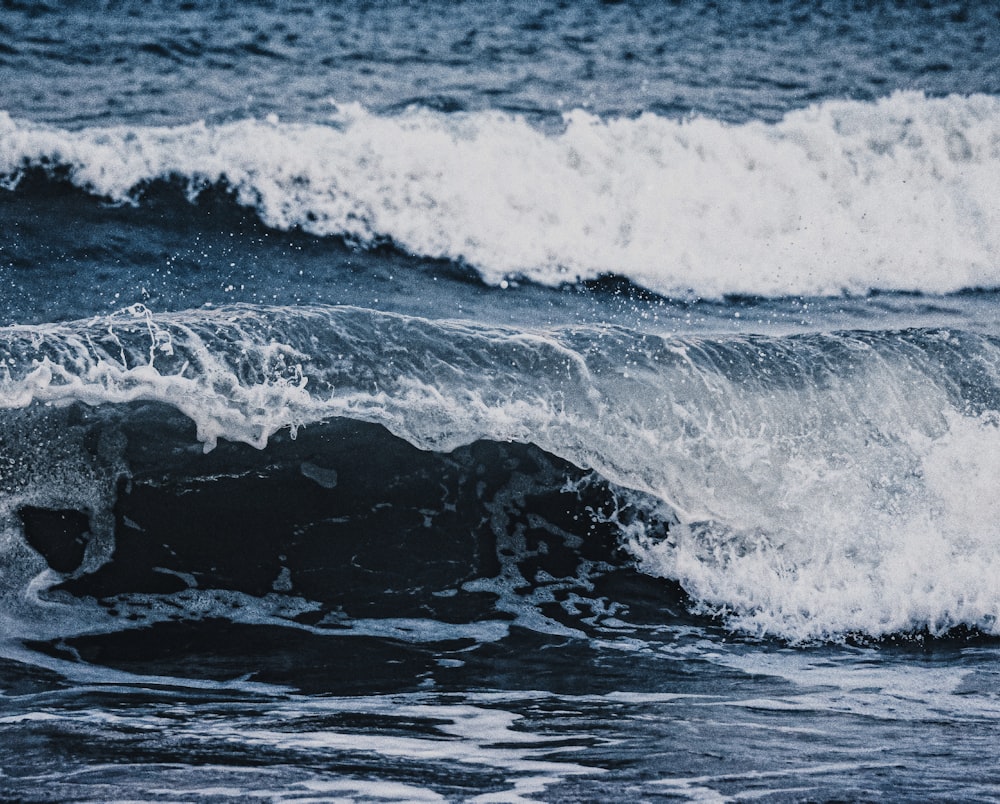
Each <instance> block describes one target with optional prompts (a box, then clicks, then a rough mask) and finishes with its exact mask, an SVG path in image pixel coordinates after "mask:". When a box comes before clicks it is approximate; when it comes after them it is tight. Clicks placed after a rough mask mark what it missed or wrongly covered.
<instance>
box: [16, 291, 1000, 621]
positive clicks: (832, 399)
mask: <svg viewBox="0 0 1000 804" xmlns="http://www.w3.org/2000/svg"><path fill="white" fill-rule="evenodd" d="M0 358H2V366H3V369H2V372H0V408H2V409H3V412H2V413H0V424H2V429H3V438H4V443H5V445H6V450H5V460H6V461H7V466H6V467H5V470H4V476H5V484H4V490H3V493H2V495H0V497H2V499H0V508H2V511H3V514H4V518H5V521H6V522H7V523H8V524H7V526H8V527H11V523H12V522H14V520H13V517H14V515H15V512H16V510H18V508H19V507H23V506H25V505H30V506H41V507H45V508H49V509H57V510H58V509H76V510H81V509H83V510H88V511H91V512H98V513H95V514H93V515H92V518H93V517H94V516H96V517H97V520H99V521H97V524H96V525H95V527H97V528H98V529H99V530H100V529H101V528H102V527H103V528H104V529H105V530H108V529H112V528H113V526H112V524H111V521H112V519H113V516H112V514H110V513H107V512H108V511H110V508H111V507H113V505H114V499H115V495H116V489H115V484H116V483H117V482H118V479H119V478H120V477H122V476H127V475H128V472H129V466H128V464H129V460H128V459H127V458H126V457H125V452H124V451H123V450H124V447H123V444H124V443H125V442H127V441H128V438H127V437H125V436H123V435H121V434H120V433H119V434H117V435H114V433H117V430H115V428H114V427H112V426H111V425H110V424H109V426H108V433H111V434H110V435H109V434H105V435H102V436H101V437H100V438H98V437H96V436H95V437H88V438H89V439H90V440H89V441H87V439H84V440H83V441H80V444H79V445H78V448H77V447H74V446H73V442H72V439H69V438H63V437H62V436H61V435H60V432H61V430H60V427H61V425H58V423H57V424H54V425H44V420H45V417H46V416H49V417H51V416H54V415H55V414H54V413H53V411H60V410H62V411H66V410H72V409H73V408H74V406H78V405H80V404H84V405H87V406H90V407H91V408H93V409H94V410H96V411H98V413H100V415H101V416H103V417H105V418H106V419H107V420H108V422H111V424H113V422H114V419H115V415H116V413H115V411H121V410H125V409H127V406H129V405H134V404H137V403H146V402H154V403H159V404H164V405H166V406H168V408H170V409H173V410H176V411H179V412H182V413H183V414H184V415H185V416H186V417H188V419H190V420H191V421H192V422H193V423H194V425H195V429H196V432H197V438H198V439H200V440H201V441H202V442H203V443H204V444H205V446H206V447H211V446H212V445H214V444H216V443H222V442H221V441H220V440H225V441H231V442H243V443H245V444H249V445H252V446H255V447H258V448H261V449H264V453H263V455H265V456H266V455H267V454H268V450H270V449H272V447H271V446H269V442H271V441H273V439H274V437H275V434H276V433H279V431H283V430H288V429H289V428H291V434H294V431H295V429H296V428H298V429H300V430H301V428H305V429H304V431H303V432H304V433H305V435H304V436H303V437H308V434H309V433H310V432H311V431H313V430H315V428H317V427H318V426H319V425H320V423H321V422H324V421H333V420H346V421H355V422H366V423H369V424H374V425H380V426H381V427H384V428H385V429H386V430H388V431H389V432H390V433H392V434H393V435H394V437H396V438H399V439H402V440H403V441H404V442H408V444H410V445H412V446H415V447H417V448H419V449H421V450H425V451H430V452H434V453H437V454H448V453H450V452H451V451H454V450H456V449H459V448H465V447H467V446H468V445H470V444H474V443H476V442H482V441H488V442H500V443H504V442H517V443H521V444H530V445H534V446H535V447H538V448H540V449H541V450H543V451H544V452H545V453H547V454H549V455H551V456H554V459H558V460H560V461H565V462H567V463H568V465H570V466H572V467H575V469H574V472H577V473H587V472H594V473H596V477H598V478H600V480H601V483H604V484H610V486H609V487H610V488H615V489H619V490H620V491H618V492H616V494H617V495H618V499H619V500H620V501H621V506H622V507H628V506H631V508H632V509H634V510H641V511H643V512H644V514H643V516H640V517H634V516H632V517H627V518H622V519H616V516H617V513H616V508H615V507H614V506H611V507H605V509H604V510H603V512H596V511H595V512H592V516H593V518H594V519H593V521H594V522H603V523H605V524H607V523H611V525H612V526H613V527H615V528H616V529H617V530H618V532H619V537H620V540H621V544H622V545H623V546H624V547H626V548H627V549H628V550H629V551H630V552H631V554H632V555H633V556H634V558H635V560H636V561H637V562H638V565H639V566H640V567H641V568H643V569H644V570H645V571H646V572H648V573H650V574H653V575H657V576H661V577H664V578H668V579H671V580H672V581H676V582H678V583H679V584H680V585H681V586H682V587H683V589H684V590H685V591H686V592H687V593H688V594H689V595H690V596H691V598H692V600H693V601H696V603H695V607H696V609H697V610H699V611H701V612H702V613H706V614H710V615H712V616H722V617H724V618H725V619H726V621H727V622H728V623H729V624H730V625H731V626H732V627H736V628H740V629H743V630H745V631H749V632H751V633H754V634H758V635H766V634H774V635H778V636H781V637H783V638H787V639H791V640H804V639H836V638H843V637H844V635H846V634H850V633H861V634H867V635H873V636H882V635H886V634H891V633H898V632H907V631H921V630H923V631H929V632H931V633H943V632H946V631H948V630H949V629H952V628H955V627H969V628H975V629H979V630H982V631H984V632H987V633H995V634H1000V624H998V623H997V620H996V617H997V612H998V611H1000V596H998V593H997V590H996V585H995V583H994V582H993V579H994V578H995V576H996V573H997V572H998V571H1000V550H998V549H997V545H998V544H1000V531H998V530H997V523H998V522H1000V508H998V504H997V500H996V495H995V494H993V493H992V489H991V483H992V479H993V478H996V477H997V476H998V473H1000V464H998V462H997V458H996V456H997V455H1000V418H998V411H1000V342H998V341H997V339H996V338H993V337H990V336H985V335H979V334H974V333H968V332H962V331H945V330H940V329H935V330H907V331H890V332H843V333H826V334H803V335H792V336H783V337H764V336H737V335H730V336H719V337H707V336H701V337H686V338H668V337H659V336H651V335H646V334H641V333H637V332H634V331H631V330H627V329H624V328H615V327H608V326H590V327H568V328H553V329H547V330H518V329H514V328H499V327H485V326H480V325H476V324H472V323H470V322H463V321H429V320H425V319H421V318H414V317H407V316H402V315H396V314H389V313H381V312H376V311H372V310H364V309H359V308H343V307H340V308H331V307H321V306H315V307H312V308H298V309H293V308H266V307H250V306H243V307H233V308H224V309H218V310H212V311H205V310H202V311H188V312H183V313H172V314H153V313H152V312H150V311H149V310H147V309H145V308H142V307H133V308H129V309H128V310H124V311H122V312H121V313H119V314H117V315H115V316H111V317H106V318H100V319H94V320H91V321H82V322H71V323H67V324H49V325H41V326H19V327H11V328H7V329H5V330H3V331H2V332H0ZM102 412H103V413H102ZM67 415H68V414H67ZM33 417H34V418H33ZM40 422H42V423H40ZM81 438H82V437H81ZM84 442H86V443H84ZM194 445H195V443H194V442H193V438H192V443H191V444H189V445H188V446H187V447H181V446H178V445H174V446H171V447H170V454H178V450H180V451H181V452H184V453H185V454H187V452H189V448H190V446H194ZM94 456H104V457H101V458H100V459H98V458H95V457H94ZM262 460H263V459H262ZM163 461H166V458H163V459H162V460H161V463H162V462H163ZM309 462H310V467H307V469H306V470H303V472H304V475H303V476H304V477H306V478H307V479H308V478H312V481H313V482H315V483H318V484H319V485H320V486H322V485H323V482H326V484H327V486H330V487H333V486H334V485H336V482H337V481H336V480H334V479H333V478H336V477H338V476H340V477H342V476H343V475H344V473H345V472H350V467H349V466H344V465H337V466H327V465H326V464H324V462H323V460H322V459H315V460H314V459H312V458H310V459H309ZM153 463H154V465H155V464H156V461H155V460H154V461H153ZM164 465H165V464H164ZM303 465H304V464H303ZM315 467H318V468H315ZM330 472H333V473H334V474H330ZM580 477H581V475H580V474H577V479H578V480H579V478H580ZM317 478H319V479H318V480H317ZM564 481H565V478H564V479H563V480H562V481H559V482H564ZM573 482H577V481H573ZM100 511H105V512H106V513H104V514H103V515H102V514H99V512H100ZM101 516H103V517H104V519H103V520H101ZM102 523H103V524H102ZM650 523H652V524H650ZM665 523H672V524H669V525H667V524H665ZM7 543H8V546H10V545H12V544H15V543H17V544H20V541H18V540H17V539H14V537H9V538H8V542H7ZM11 549H13V548H11ZM18 549H21V548H20V547H19V548H18ZM95 549H96V548H95ZM110 549H111V548H110V547H108V546H107V544H105V545H104V546H103V547H101V548H100V550H99V551H98V552H96V553H94V556H93V560H92V562H91V564H90V565H88V566H89V570H88V571H90V570H93V569H95V567H97V566H99V565H100V564H101V562H103V561H106V560H107V558H108V555H109V551H110Z"/></svg>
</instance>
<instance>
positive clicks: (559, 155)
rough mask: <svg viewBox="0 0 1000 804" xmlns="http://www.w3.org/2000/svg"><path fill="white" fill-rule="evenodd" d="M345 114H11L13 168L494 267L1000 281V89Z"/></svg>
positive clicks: (827, 283) (818, 287) (556, 276)
mask: <svg viewBox="0 0 1000 804" xmlns="http://www.w3.org/2000/svg"><path fill="white" fill-rule="evenodd" d="M564 123H565V125H564V127H563V129H562V130H561V131H560V132H558V133H545V132H543V131H541V130H539V129H537V128H535V127H533V126H532V125H530V124H529V123H528V122H527V121H526V120H524V119H522V118H520V117H517V116H514V115H509V114H503V113H500V112H476V113H468V114H454V115H446V114H441V113H437V112H432V111H428V110H422V109H411V110H409V111H408V112H406V113H404V114H401V115H398V116H391V117H385V116H377V115H374V114H371V113H369V112H368V111H366V110H365V109H363V108H362V107H360V106H357V105H350V106H344V107H340V108H338V109H337V110H336V112H335V113H334V114H333V116H332V118H331V120H330V121H329V123H328V124H323V125H305V124H294V125H293V124H283V123H280V122H278V121H277V120H276V119H275V118H273V117H272V118H271V119H270V120H268V121H258V120H245V121H240V122H235V123H229V124H223V125H215V126H209V125H205V124H201V123H199V124H194V125H189V126H182V127H176V128H130V127H119V128H107V129H97V128H90V129H84V130H81V131H65V130H60V129H54V128H48V127H43V126H39V125H35V124H32V123H29V122H23V121H15V120H13V119H11V118H10V117H9V116H7V115H4V114H2V113H0V176H4V175H5V176H7V177H8V184H15V183H16V181H17V177H18V176H19V175H21V172H22V171H23V170H24V168H26V167H29V166H48V167H59V166H62V167H63V168H65V169H67V170H68V171H69V175H70V178H71V180H72V181H73V182H74V183H75V184H77V185H79V186H81V187H84V188H87V189H88V190H89V191H90V192H93V193H97V194H100V195H102V196H106V197H109V198H111V199H114V200H116V201H125V200H128V199H132V198H135V196H136V193H137V191H138V190H139V188H140V187H141V185H142V184H143V183H144V182H148V181H150V180H154V179H158V178H168V177H174V178H179V179H180V180H182V181H183V182H186V184H187V185H188V187H189V189H190V192H191V193H192V194H196V193H197V192H198V191H199V190H200V189H201V188H202V187H204V186H205V185H206V184H213V183H218V182H223V181H224V182H226V183H228V185H230V186H231V187H232V188H233V189H234V191H235V194H236V197H237V199H238V201H239V203H241V204H244V205H247V206H250V207H253V208H255V209H256V210H257V211H258V213H259V214H260V216H261V218H262V219H263V220H264V221H265V222H266V223H267V224H269V225H270V226H273V227H277V228H279V229H288V228H293V227H300V228H302V229H304V230H306V231H308V232H312V233H315V234H319V235H342V236H345V237H348V238H351V239H353V240H357V241H359V242H362V243H369V242H372V241H374V240H377V239H384V238H388V239H391V240H392V241H393V242H395V243H396V244H398V245H399V246H400V247H401V248H404V249H406V250H408V251H410V252H412V253H414V254H418V255H425V256H430V257H441V258H447V259H451V260H458V261H462V262H464V263H467V264H469V265H471V266H473V267H474V268H476V269H477V270H478V271H479V272H480V274H481V275H482V277H483V278H484V280H485V281H487V282H490V283H500V282H502V281H504V280H505V279H507V278H510V277H513V276H520V277H525V278H528V279H530V280H533V281H536V282H540V283H544V284H558V283H562V282H565V281H575V280H577V279H589V278H594V277H597V276H599V275H601V274H605V273H616V274H619V275H623V276H626V277H628V278H630V279H632V280H633V281H634V282H636V283H638V284H640V285H643V286H646V287H648V288H651V289H653V290H656V291H660V292H664V293H668V294H677V293H680V294H685V295H686V294H692V293H693V294H696V295H701V296H706V297H718V296H722V295H725V294H753V295H765V296H781V295H788V294H840V293H842V292H844V291H847V292H857V293H863V292H865V291H868V290H870V289H885V290H916V291H926V292H947V291H955V290H959V289H962V288H970V287H996V286H1000V262H998V260H997V259H996V254H997V253H998V252H1000V206H998V205H997V203H996V188H997V187H998V186H1000V100H998V99H997V98H994V97H992V96H981V95H980V96H972V97H959V96H949V97H945V98H926V97H924V96H923V95H921V94H917V93H898V94H894V95H892V96H891V97H888V98H885V99H882V100H880V101H878V102H875V103H864V102H854V101H828V102H825V103H822V104H819V105H816V106H812V107H809V108H806V109H802V110H800V111H795V112H792V113H789V114H788V115H787V116H786V117H785V118H784V119H783V120H782V121H781V122H779V123H776V124H765V123H760V122H751V123H747V124H744V125H726V124H724V123H721V122H718V121H715V120H711V119H704V118H695V119H692V120H687V121H677V120H671V119H665V118H661V117H657V116H655V115H653V114H645V115H642V116H641V117H638V118H636V119H611V120H602V119H599V118H597V117H595V116H593V115H591V114H588V113H586V112H583V111H575V112H572V113H569V114H567V115H566V117H565V121H564Z"/></svg>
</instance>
